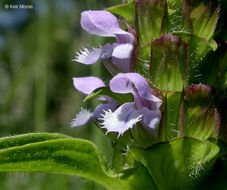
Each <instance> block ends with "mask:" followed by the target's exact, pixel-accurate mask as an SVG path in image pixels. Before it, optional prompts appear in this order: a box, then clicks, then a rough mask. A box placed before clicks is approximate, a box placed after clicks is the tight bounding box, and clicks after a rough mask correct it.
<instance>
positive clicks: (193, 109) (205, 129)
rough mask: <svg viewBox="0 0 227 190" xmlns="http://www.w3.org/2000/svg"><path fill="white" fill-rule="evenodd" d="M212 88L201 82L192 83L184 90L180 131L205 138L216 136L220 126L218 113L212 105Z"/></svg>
mask: <svg viewBox="0 0 227 190" xmlns="http://www.w3.org/2000/svg"><path fill="white" fill-rule="evenodd" d="M213 101H214V97H213V92H212V88H211V87H209V86H205V85H202V84H198V85H192V86H190V87H188V88H187V89H186V90H185V91H184V101H183V105H184V113H183V114H182V117H181V120H182V123H184V124H182V130H183V131H182V132H183V133H184V135H185V136H192V137H196V138H200V139H202V140H206V139H208V138H209V137H211V136H212V135H213V137H215V138H217V136H218V133H219V128H220V115H219V112H218V110H217V108H215V106H214V102H213Z"/></svg>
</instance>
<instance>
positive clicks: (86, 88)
mask: <svg viewBox="0 0 227 190" xmlns="http://www.w3.org/2000/svg"><path fill="white" fill-rule="evenodd" d="M81 26H82V28H83V29H84V30H86V31H87V32H89V33H90V34H94V35H98V36H104V37H115V38H116V41H117V42H116V43H114V44H106V45H104V46H102V47H98V48H90V49H87V48H85V49H84V50H81V52H80V53H78V54H77V56H76V58H75V59H74V61H77V62H80V63H82V64H88V65H89V64H93V63H95V62H96V61H98V60H99V59H108V58H111V59H112V62H113V64H114V65H115V66H116V67H117V68H118V69H119V70H120V73H118V74H117V75H115V76H114V77H113V78H112V79H111V80H110V82H109V85H108V87H109V89H110V90H111V91H112V92H113V93H118V94H128V93H130V94H132V95H133V98H134V99H133V101H129V102H126V103H123V104H119V103H118V102H116V101H115V100H114V99H112V98H111V97H108V96H104V95H103V96H102V95H101V96H99V98H100V99H102V100H104V101H105V102H106V103H105V104H100V105H99V106H97V107H96V109H95V110H94V112H93V113H92V112H90V111H88V110H86V109H82V110H81V111H80V113H79V114H77V116H76V118H75V119H74V120H73V121H72V123H71V126H73V127H75V126H81V125H84V124H86V123H87V122H88V121H89V120H90V119H91V118H93V119H94V120H95V121H97V122H98V123H99V124H100V125H101V127H102V128H105V129H106V130H107V133H108V132H114V133H117V134H118V136H120V135H123V134H124V132H125V131H127V130H129V129H130V128H133V127H134V126H135V125H136V124H137V123H140V124H141V126H143V127H144V128H145V129H146V130H147V131H149V132H150V133H151V134H153V135H154V136H156V129H157V126H158V124H159V122H160V119H161V113H160V110H159V107H160V105H161V103H162V101H161V100H160V99H159V98H157V97H155V96H154V95H153V94H152V93H151V89H150V87H149V85H148V83H147V81H146V79H145V78H144V77H142V76H141V75H140V74H138V73H135V72H132V71H131V69H132V67H131V59H132V53H133V49H134V47H133V42H134V36H133V35H132V34H131V33H129V32H126V31H124V30H122V29H121V28H120V26H119V23H118V20H117V19H116V17H115V16H114V15H112V14H111V13H109V12H107V11H85V12H83V13H82V14H81ZM73 84H74V87H75V88H76V89H77V90H78V91H80V92H81V93H83V94H84V95H88V94H89V93H91V92H92V91H94V90H95V89H97V88H101V87H105V86H106V85H105V84H104V82H103V81H102V80H101V79H99V78H97V77H94V76H89V77H79V78H73Z"/></svg>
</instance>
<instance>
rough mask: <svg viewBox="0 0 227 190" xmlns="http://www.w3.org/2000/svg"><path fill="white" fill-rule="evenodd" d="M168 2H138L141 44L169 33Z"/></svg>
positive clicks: (138, 25) (137, 15) (136, 23)
mask: <svg viewBox="0 0 227 190" xmlns="http://www.w3.org/2000/svg"><path fill="white" fill-rule="evenodd" d="M167 17H168V11H167V3H166V1H165V0H139V1H137V2H136V20H135V25H136V30H137V34H138V40H139V46H140V47H143V46H144V45H145V44H148V43H150V42H151V41H152V40H154V39H156V38H159V37H161V36H162V35H164V34H166V33H167V30H168V29H167Z"/></svg>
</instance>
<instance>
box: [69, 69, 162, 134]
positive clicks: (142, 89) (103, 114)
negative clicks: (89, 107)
mask: <svg viewBox="0 0 227 190" xmlns="http://www.w3.org/2000/svg"><path fill="white" fill-rule="evenodd" d="M73 80H74V86H75V88H76V89H78V90H79V91H80V92H82V93H83V94H88V93H90V92H91V91H93V90H94V89H96V88H99V87H103V86H104V83H103V82H102V81H101V80H100V79H98V78H96V77H83V78H74V79H73ZM85 84H86V85H85ZM109 86H110V89H111V91H113V92H115V93H121V94H126V93H132V94H133V96H134V101H133V102H127V103H125V104H123V105H120V106H119V105H118V104H117V103H116V102H115V101H114V100H112V99H111V98H108V97H104V98H105V100H106V101H107V104H100V105H99V106H98V107H97V108H96V109H95V111H94V113H91V112H88V111H85V110H82V111H81V112H80V113H79V114H78V115H77V117H76V118H75V119H74V121H73V122H72V126H80V125H83V124H85V123H87V121H88V120H89V119H90V118H91V117H93V118H95V119H96V120H99V121H101V125H102V128H105V129H107V132H116V133H118V136H120V135H122V134H123V133H124V132H125V131H127V130H128V129H130V128H132V127H133V126H135V124H136V123H138V122H140V123H141V124H142V126H143V127H144V128H145V129H147V130H148V131H149V132H151V133H152V134H153V135H154V136H155V135H156V129H157V126H158V123H159V121H160V118H161V113H160V111H159V107H160V105H161V103H162V101H161V100H160V99H158V98H157V97H155V96H154V95H152V94H151V89H150V87H149V85H148V84H147V81H146V80H145V79H144V78H143V77H142V76H141V75H139V74H137V73H127V74H123V73H120V74H118V75H117V76H115V77H113V79H112V80H111V81H110V83H109ZM118 106H119V107H118Z"/></svg>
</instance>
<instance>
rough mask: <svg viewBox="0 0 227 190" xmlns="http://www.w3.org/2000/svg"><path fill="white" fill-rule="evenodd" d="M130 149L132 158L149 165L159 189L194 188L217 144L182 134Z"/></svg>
mask: <svg viewBox="0 0 227 190" xmlns="http://www.w3.org/2000/svg"><path fill="white" fill-rule="evenodd" d="M130 151H131V153H132V154H133V155H134V159H135V160H137V161H138V162H140V163H142V164H143V165H144V166H145V167H146V168H148V171H149V173H150V174H151V176H152V177H153V179H154V182H155V184H156V185H157V187H158V189H163V190H164V189H196V185H197V183H198V182H199V180H201V179H202V177H203V176H204V175H205V174H206V173H207V171H209V169H210V168H211V167H212V166H213V164H214V161H215V156H216V155H217V154H218V152H219V147H218V146H217V145H215V144H212V143H209V142H206V141H201V140H198V139H194V138H190V137H184V138H178V139H175V140H173V141H170V142H166V143H160V144H157V145H154V146H152V147H150V148H149V149H145V150H142V149H139V148H132V149H131V150H130Z"/></svg>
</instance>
